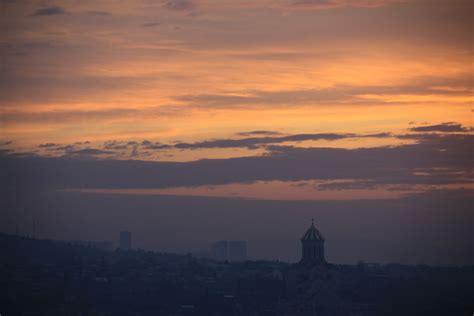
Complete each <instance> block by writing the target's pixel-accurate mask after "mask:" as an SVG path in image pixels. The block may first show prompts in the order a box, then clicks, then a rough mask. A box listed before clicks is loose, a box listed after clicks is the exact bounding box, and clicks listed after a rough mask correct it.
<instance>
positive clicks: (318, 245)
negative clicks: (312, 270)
mask: <svg viewBox="0 0 474 316" xmlns="http://www.w3.org/2000/svg"><path fill="white" fill-rule="evenodd" d="M301 248H302V257H301V262H303V263H311V264H323V263H325V262H326V261H325V260H324V237H323V235H322V234H321V233H320V232H319V231H318V230H317V229H316V227H315V226H314V220H312V222H311V227H310V228H309V229H308V230H307V231H306V233H305V234H304V235H303V237H302V238H301Z"/></svg>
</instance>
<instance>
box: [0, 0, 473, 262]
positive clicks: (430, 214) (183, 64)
mask: <svg viewBox="0 0 474 316" xmlns="http://www.w3.org/2000/svg"><path fill="white" fill-rule="evenodd" d="M0 10H1V11H0V12H1V16H2V19H1V24H2V31H1V40H0V52H1V53H0V54H1V59H0V172H1V175H0V178H1V181H0V186H1V187H0V189H1V192H2V193H1V194H2V196H1V199H0V200H1V201H0V211H1V213H0V232H3V233H13V232H15V231H18V230H19V231H22V232H26V231H29V230H30V229H31V227H32V226H31V225H32V219H34V221H35V227H36V228H35V233H34V235H37V234H41V236H43V237H44V238H51V239H60V240H110V239H112V238H114V239H115V238H116V237H115V236H116V235H117V233H118V232H120V231H123V230H129V231H131V232H133V245H134V247H135V246H136V247H137V248H143V249H150V250H158V251H159V250H163V251H170V252H180V253H183V252H187V251H194V250H195V249H198V248H199V247H201V246H202V245H206V244H209V243H210V242H212V241H215V240H252V241H256V242H262V245H261V246H259V247H260V248H258V249H260V250H259V252H258V253H259V254H261V256H259V257H258V258H259V259H265V258H275V257H276V256H280V257H281V258H287V260H295V259H294V258H295V257H296V254H295V252H294V247H293V246H290V244H289V243H290V241H296V242H297V240H298V238H299V235H300V234H301V231H303V230H304V229H306V225H307V223H308V220H309V219H311V218H313V217H314V218H315V219H316V225H317V227H318V229H321V231H322V232H324V236H325V237H326V238H327V244H326V248H325V250H326V253H325V256H326V258H327V260H329V261H332V262H335V263H355V262H357V261H358V260H368V261H371V262H372V261H374V262H402V263H408V264H417V263H427V264H434V265H466V264H473V263H474V256H473V254H472V252H471V251H470V249H472V248H473V247H474V244H473V240H474V238H473V232H472V229H471V227H472V225H473V224H474V216H473V214H474V213H473V212H472V203H473V197H474V194H473V192H474V191H473V189H474V186H473V177H472V176H473V168H474V159H473V148H474V130H473V128H474V123H473V108H472V101H473V98H472V93H473V86H472V71H473V63H472V58H473V56H472V38H473V34H472V12H473V4H472V1H468V0H453V1H444V0H262V1H249V0H235V1H227V0H225V1H220V0H219V1H218V0H159V1H148V0H140V1H130V2H123V1H119V0H107V1H99V2H98V1H81V2H70V1H63V0H48V1H35V0H34V1H28V2H17V1H8V0H6V1H1V2H0ZM177 232H179V233H177ZM269 240H270V241H272V240H274V241H287V242H288V244H287V245H286V246H282V247H281V249H270V248H271V247H270V246H267V247H265V246H263V243H264V241H269ZM439 240H442V242H439ZM285 243H286V242H283V244H285ZM200 245H201V246H200ZM296 247H297V246H296ZM249 250H250V249H249ZM279 251H281V253H282V254H281V255H279V254H278V252H279ZM298 251H299V250H298ZM264 254H265V255H264ZM292 258H293V259H292ZM364 258H366V259H364Z"/></svg>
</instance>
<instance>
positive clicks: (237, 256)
mask: <svg viewBox="0 0 474 316" xmlns="http://www.w3.org/2000/svg"><path fill="white" fill-rule="evenodd" d="M228 253H229V261H245V260H247V242H246V241H242V240H231V241H229V251H228Z"/></svg>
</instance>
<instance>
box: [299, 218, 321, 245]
mask: <svg viewBox="0 0 474 316" xmlns="http://www.w3.org/2000/svg"><path fill="white" fill-rule="evenodd" d="M301 241H324V237H323V235H322V234H321V233H320V232H319V230H317V229H316V227H315V226H314V220H313V222H312V223H311V227H310V228H309V229H308V230H307V231H306V233H305V234H304V235H303V237H302V238H301Z"/></svg>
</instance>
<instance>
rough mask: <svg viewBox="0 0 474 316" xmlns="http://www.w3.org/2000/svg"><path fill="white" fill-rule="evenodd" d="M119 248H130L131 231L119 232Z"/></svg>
mask: <svg viewBox="0 0 474 316" xmlns="http://www.w3.org/2000/svg"><path fill="white" fill-rule="evenodd" d="M120 249H122V250H130V249H132V233H131V232H127V231H123V232H120Z"/></svg>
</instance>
